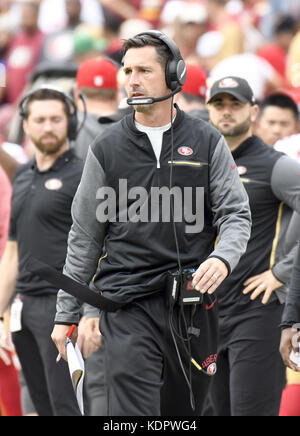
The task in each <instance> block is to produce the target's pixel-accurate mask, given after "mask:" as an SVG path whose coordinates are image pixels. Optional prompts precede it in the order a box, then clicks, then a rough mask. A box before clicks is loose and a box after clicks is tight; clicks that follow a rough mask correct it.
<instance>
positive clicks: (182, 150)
mask: <svg viewBox="0 0 300 436" xmlns="http://www.w3.org/2000/svg"><path fill="white" fill-rule="evenodd" d="M177 151H178V153H179V154H181V156H191V155H192V154H193V153H194V152H193V150H192V149H191V148H190V147H187V146H185V145H184V146H183V147H179V148H178V150H177Z"/></svg>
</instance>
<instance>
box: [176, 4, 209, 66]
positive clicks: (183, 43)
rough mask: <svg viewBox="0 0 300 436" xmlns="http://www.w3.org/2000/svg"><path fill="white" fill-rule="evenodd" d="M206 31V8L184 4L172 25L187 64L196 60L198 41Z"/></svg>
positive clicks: (200, 5) (199, 5)
mask: <svg viewBox="0 0 300 436" xmlns="http://www.w3.org/2000/svg"><path fill="white" fill-rule="evenodd" d="M206 29H207V13H206V9H205V7H204V6H203V5H202V4H199V3H197V2H191V3H190V2H186V3H185V2H183V4H182V6H181V9H180V8H179V10H178V14H177V15H176V16H175V19H174V21H173V23H172V34H173V38H174V41H175V42H176V44H177V45H178V47H179V49H180V51H181V53H182V56H183V58H184V59H185V60H186V61H187V62H192V61H193V60H194V59H195V58H196V46H197V41H198V39H199V37H200V36H201V35H203V33H204V32H205V31H206Z"/></svg>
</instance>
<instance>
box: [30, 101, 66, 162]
mask: <svg viewBox="0 0 300 436" xmlns="http://www.w3.org/2000/svg"><path fill="white" fill-rule="evenodd" d="M28 112H29V115H28V117H27V119H26V120H24V123H23V126H24V130H25V133H26V134H27V135H28V136H29V138H30V139H31V141H32V142H33V144H34V145H35V147H36V148H37V149H38V150H39V151H40V152H42V153H44V154H48V155H51V154H55V153H57V152H58V151H59V150H60V149H61V147H62V146H63V145H65V144H66V142H67V134H68V118H67V115H66V112H65V106H64V104H63V103H62V102H61V101H59V100H34V101H32V102H31V103H30V104H29V107H28Z"/></svg>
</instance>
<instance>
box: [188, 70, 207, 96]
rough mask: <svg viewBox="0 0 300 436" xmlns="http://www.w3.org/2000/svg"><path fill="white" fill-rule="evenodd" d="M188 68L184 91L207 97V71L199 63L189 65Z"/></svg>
mask: <svg viewBox="0 0 300 436" xmlns="http://www.w3.org/2000/svg"><path fill="white" fill-rule="evenodd" d="M186 70H187V74H186V82H185V84H184V85H183V87H182V92H184V93H186V94H192V95H197V96H198V97H202V98H204V99H205V97H206V90H207V86H206V74H205V71H204V70H203V69H202V68H201V67H200V66H199V65H187V66H186Z"/></svg>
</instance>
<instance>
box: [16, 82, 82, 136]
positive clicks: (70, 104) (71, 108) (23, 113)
mask: <svg viewBox="0 0 300 436" xmlns="http://www.w3.org/2000/svg"><path fill="white" fill-rule="evenodd" d="M43 89H45V90H51V91H55V92H57V93H59V94H60V95H61V96H62V97H63V100H64V102H65V103H66V106H67V108H68V114H67V115H68V139H69V140H70V141H75V140H76V138H77V135H78V133H79V132H80V130H81V129H82V127H83V125H84V123H85V120H86V114H87V107H86V101H85V97H84V96H83V94H81V93H80V95H79V97H80V98H81V100H82V101H83V104H84V114H85V115H84V118H83V121H82V123H81V125H80V126H79V128H78V117H77V106H76V103H75V101H74V100H73V98H71V97H70V96H69V95H67V94H66V93H65V92H63V91H62V90H60V89H58V88H56V87H54V86H51V85H42V86H41V87H39V88H36V89H34V90H32V91H30V92H28V93H27V94H26V95H25V96H24V97H23V98H22V100H21V101H20V103H19V115H20V117H21V118H22V119H24V118H26V117H27V115H28V112H27V107H26V102H27V101H28V99H29V98H30V97H31V96H33V95H34V94H35V93H36V92H37V91H40V90H43Z"/></svg>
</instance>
